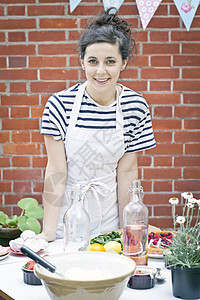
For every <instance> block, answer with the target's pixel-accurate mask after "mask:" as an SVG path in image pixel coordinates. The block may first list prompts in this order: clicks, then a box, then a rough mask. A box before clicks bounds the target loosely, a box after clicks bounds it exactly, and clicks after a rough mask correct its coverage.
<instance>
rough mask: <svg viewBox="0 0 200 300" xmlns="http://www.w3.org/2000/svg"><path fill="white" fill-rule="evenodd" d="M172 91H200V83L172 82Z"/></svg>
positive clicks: (193, 81)
mask: <svg viewBox="0 0 200 300" xmlns="http://www.w3.org/2000/svg"><path fill="white" fill-rule="evenodd" d="M174 91H180V92H182V91H187V92H188V91H200V81H197V80H196V81H195V80H192V81H186V80H181V81H174Z"/></svg>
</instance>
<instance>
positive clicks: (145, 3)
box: [69, 0, 200, 31]
mask: <svg viewBox="0 0 200 300" xmlns="http://www.w3.org/2000/svg"><path fill="white" fill-rule="evenodd" d="M135 1H136V5H137V8H138V12H139V15H140V19H141V22H142V27H143V29H144V30H145V29H146V27H147V26H148V24H149V22H150V21H151V19H152V18H153V15H154V14H155V12H156V10H157V8H158V7H159V5H160V3H161V2H162V0H135ZM173 1H174V4H175V5H176V8H177V10H178V12H179V14H180V16H181V19H182V21H183V23H184V25H185V27H186V30H187V31H189V30H190V27H191V24H192V21H193V19H194V16H195V14H196V11H197V8H198V6H199V3H200V0H173ZM80 2H81V0H69V3H70V12H71V13H72V12H73V11H74V9H75V8H76V7H77V6H78V5H79V3H80ZM123 2H124V0H103V6H104V9H105V10H107V9H108V8H109V7H115V8H116V9H117V10H118V9H119V8H120V6H121V5H122V4H123Z"/></svg>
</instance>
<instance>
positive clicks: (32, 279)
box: [22, 268, 42, 285]
mask: <svg viewBox="0 0 200 300" xmlns="http://www.w3.org/2000/svg"><path fill="white" fill-rule="evenodd" d="M22 271H23V278H24V282H25V283H26V284H30V285H42V282H41V280H40V279H39V278H38V277H37V276H36V275H35V274H34V271H33V270H26V269H24V268H22Z"/></svg>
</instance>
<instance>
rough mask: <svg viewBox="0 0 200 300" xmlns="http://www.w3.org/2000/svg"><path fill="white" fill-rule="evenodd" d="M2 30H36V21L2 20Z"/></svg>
mask: <svg viewBox="0 0 200 300" xmlns="http://www.w3.org/2000/svg"><path fill="white" fill-rule="evenodd" d="M0 28H1V30H2V29H5V30H9V29H16V28H17V29H34V28H36V20H35V19H28V18H26V19H10V18H9V19H2V20H0Z"/></svg>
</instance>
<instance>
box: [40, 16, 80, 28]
mask: <svg viewBox="0 0 200 300" xmlns="http://www.w3.org/2000/svg"><path fill="white" fill-rule="evenodd" d="M40 28H57V29H58V28H66V29H69V28H77V20H76V19H72V18H70V19H67V18H52V19H45V18H44V19H40Z"/></svg>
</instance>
